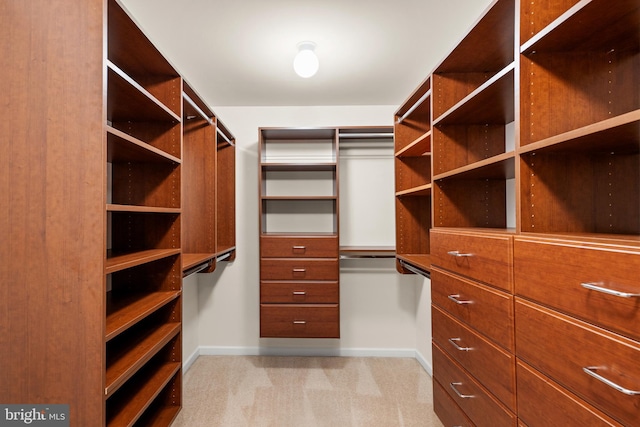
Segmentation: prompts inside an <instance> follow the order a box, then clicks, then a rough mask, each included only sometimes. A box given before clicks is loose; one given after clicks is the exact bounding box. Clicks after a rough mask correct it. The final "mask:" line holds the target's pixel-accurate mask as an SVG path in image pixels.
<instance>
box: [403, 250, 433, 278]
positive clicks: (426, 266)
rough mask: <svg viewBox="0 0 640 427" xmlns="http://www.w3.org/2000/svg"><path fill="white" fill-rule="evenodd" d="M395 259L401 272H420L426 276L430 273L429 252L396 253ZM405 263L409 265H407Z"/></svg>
mask: <svg viewBox="0 0 640 427" xmlns="http://www.w3.org/2000/svg"><path fill="white" fill-rule="evenodd" d="M396 259H397V264H398V268H399V269H401V270H402V272H403V273H414V274H421V275H423V276H427V277H428V276H429V275H430V273H431V255H429V254H398V255H396ZM406 264H409V266H408V267H407V265H406ZM412 267H413V268H412ZM416 270H417V271H416Z"/></svg>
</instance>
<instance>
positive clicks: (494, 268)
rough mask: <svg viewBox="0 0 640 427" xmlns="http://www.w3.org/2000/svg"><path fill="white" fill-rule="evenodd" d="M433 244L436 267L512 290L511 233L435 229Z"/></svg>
mask: <svg viewBox="0 0 640 427" xmlns="http://www.w3.org/2000/svg"><path fill="white" fill-rule="evenodd" d="M430 245H431V263H432V264H433V265H434V266H438V267H442V268H444V269H446V270H450V271H453V272H456V273H458V274H462V275H464V276H467V277H471V278H473V279H476V280H479V281H481V282H484V283H487V284H489V285H492V286H496V287H498V288H500V289H504V290H506V291H509V292H512V291H513V268H512V267H513V256H512V254H513V245H512V236H511V235H507V234H497V233H496V234H475V233H463V232H458V231H451V230H446V231H445V230H439V229H432V230H431V233H430Z"/></svg>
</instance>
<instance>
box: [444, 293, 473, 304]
mask: <svg viewBox="0 0 640 427" xmlns="http://www.w3.org/2000/svg"><path fill="white" fill-rule="evenodd" d="M448 298H449V299H450V300H451V301H453V302H455V303H456V304H458V305H463V304H472V303H473V301H469V300H459V299H458V298H460V294H454V295H449V296H448Z"/></svg>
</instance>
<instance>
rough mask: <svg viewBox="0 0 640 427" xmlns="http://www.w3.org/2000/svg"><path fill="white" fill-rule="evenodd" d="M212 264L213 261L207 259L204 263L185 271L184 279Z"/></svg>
mask: <svg viewBox="0 0 640 427" xmlns="http://www.w3.org/2000/svg"><path fill="white" fill-rule="evenodd" d="M210 264H211V261H207V262H205V263H204V264H201V265H198V266H196V267H193V268H192V269H191V270H187V271H185V272H184V275H183V276H182V278H183V279H184V278H185V277H188V276H191V275H192V274H196V273H200V272H201V271H202V270H204V269H206V268H208V267H209V265H210Z"/></svg>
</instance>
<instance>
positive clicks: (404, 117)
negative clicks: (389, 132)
mask: <svg viewBox="0 0 640 427" xmlns="http://www.w3.org/2000/svg"><path fill="white" fill-rule="evenodd" d="M429 96H431V89H429V90H428V91H427V93H425V94H424V95H422V97H421V98H420V99H418V100H417V101H416V103H415V104H413V105H412V106H411V108H409V109H408V110H407V112H406V113H404V114H403V115H402V117H400V118H399V119H398V121H397V122H396V123H398V124H400V123H402V122H403V121H404V119H406V118H407V117H408V116H409V114H411V113H413V112H414V111H415V109H416V108H418V107H419V106H420V104H422V103H423V102H424V101H425V100H426V99H427V98H428V97H429Z"/></svg>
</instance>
